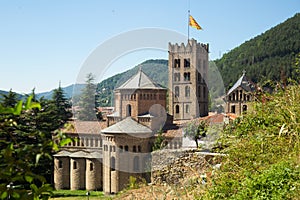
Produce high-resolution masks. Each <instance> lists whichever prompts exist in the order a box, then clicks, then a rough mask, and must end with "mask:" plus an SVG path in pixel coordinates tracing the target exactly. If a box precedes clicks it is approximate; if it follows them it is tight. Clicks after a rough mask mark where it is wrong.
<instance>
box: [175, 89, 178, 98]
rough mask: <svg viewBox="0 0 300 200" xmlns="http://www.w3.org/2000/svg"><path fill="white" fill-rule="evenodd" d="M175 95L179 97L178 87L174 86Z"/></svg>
mask: <svg viewBox="0 0 300 200" xmlns="http://www.w3.org/2000/svg"><path fill="white" fill-rule="evenodd" d="M175 97H179V87H178V86H175Z"/></svg>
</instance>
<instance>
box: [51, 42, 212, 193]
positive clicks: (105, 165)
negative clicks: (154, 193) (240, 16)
mask: <svg viewBox="0 0 300 200" xmlns="http://www.w3.org/2000/svg"><path fill="white" fill-rule="evenodd" d="M207 66H208V44H207V45H204V44H200V43H197V41H196V40H193V39H192V40H189V41H188V44H187V45H184V44H182V45H181V46H178V44H175V45H171V44H169V86H170V91H171V92H173V93H174V92H175V94H172V93H171V94H169V99H170V100H169V113H167V111H166V110H167V109H166V107H167V92H168V90H167V89H166V88H164V87H162V86H161V85H159V84H157V83H155V82H154V81H153V80H151V79H150V78H149V77H148V76H147V75H146V74H145V73H144V72H143V71H142V70H141V69H139V70H138V72H137V73H136V74H135V75H134V76H132V77H131V78H130V79H129V80H127V81H126V82H125V83H124V84H122V85H121V86H120V87H118V88H116V89H115V91H114V95H115V107H114V111H115V112H114V113H112V114H109V115H107V121H106V122H105V123H102V122H83V121H74V122H72V127H71V128H70V129H69V130H66V131H64V132H65V133H66V134H67V135H69V136H70V137H72V138H74V141H73V142H72V143H70V144H68V145H67V146H65V147H64V148H63V149H64V150H62V151H60V152H59V153H57V154H56V155H54V187H55V188H56V189H71V190H78V189H86V190H103V191H104V192H105V193H107V194H111V193H117V192H119V191H120V190H122V189H124V188H125V187H126V186H127V185H128V183H129V177H130V176H133V177H136V178H138V179H140V178H143V179H145V180H150V177H149V173H148V172H149V171H150V170H151V165H150V164H151V163H150V152H151V148H152V145H153V141H154V139H155V135H154V133H156V132H157V130H158V129H161V128H163V130H164V131H165V132H167V131H168V130H174V131H173V133H175V132H176V130H178V127H177V126H174V125H173V117H174V119H175V120H188V119H192V118H197V117H199V116H206V115H207V114H208V89H207V85H206V80H207ZM171 132H172V131H171ZM169 133H170V132H169ZM179 134H181V132H180V133H179ZM176 135H177V134H176ZM166 138H167V140H166V141H165V142H166V145H167V146H166V148H169V149H177V148H181V146H182V137H177V136H175V134H169V135H168V134H167V137H166Z"/></svg>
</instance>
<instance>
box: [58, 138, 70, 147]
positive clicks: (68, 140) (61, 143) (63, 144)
mask: <svg viewBox="0 0 300 200" xmlns="http://www.w3.org/2000/svg"><path fill="white" fill-rule="evenodd" d="M71 142H72V139H71V138H66V139H63V140H61V141H60V142H59V145H60V146H61V147H62V146H65V145H66V144H69V143H71Z"/></svg>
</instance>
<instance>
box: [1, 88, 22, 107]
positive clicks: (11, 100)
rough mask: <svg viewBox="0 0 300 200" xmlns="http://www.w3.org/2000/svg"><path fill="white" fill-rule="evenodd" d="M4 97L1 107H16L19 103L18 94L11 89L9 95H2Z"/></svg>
mask: <svg viewBox="0 0 300 200" xmlns="http://www.w3.org/2000/svg"><path fill="white" fill-rule="evenodd" d="M2 97H3V98H2V101H1V105H2V106H3V107H14V106H15V105H16V104H17V102H18V99H17V94H16V93H15V92H13V91H12V90H11V89H10V91H9V92H8V93H7V94H2Z"/></svg>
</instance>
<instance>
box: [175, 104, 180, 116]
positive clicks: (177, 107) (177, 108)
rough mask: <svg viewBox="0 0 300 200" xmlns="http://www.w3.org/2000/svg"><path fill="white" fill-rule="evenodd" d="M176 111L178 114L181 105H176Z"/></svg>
mask: <svg viewBox="0 0 300 200" xmlns="http://www.w3.org/2000/svg"><path fill="white" fill-rule="evenodd" d="M175 113H176V114H178V113H179V105H176V106H175Z"/></svg>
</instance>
